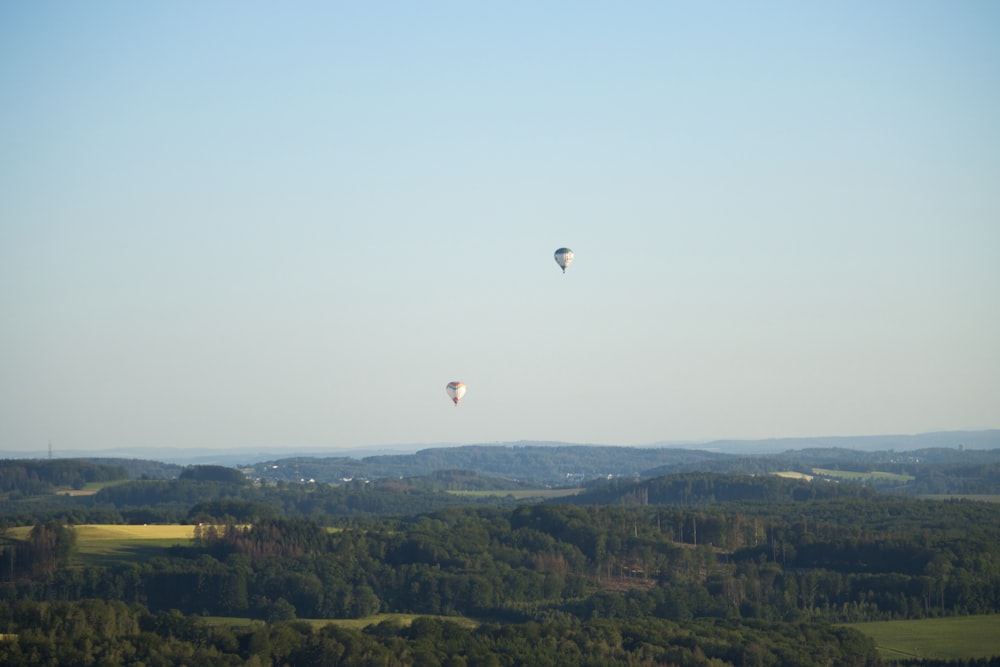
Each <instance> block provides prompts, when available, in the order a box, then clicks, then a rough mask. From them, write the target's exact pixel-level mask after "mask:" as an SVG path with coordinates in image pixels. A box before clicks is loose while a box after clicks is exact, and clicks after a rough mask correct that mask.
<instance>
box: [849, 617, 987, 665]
mask: <svg viewBox="0 0 1000 667" xmlns="http://www.w3.org/2000/svg"><path fill="white" fill-rule="evenodd" d="M845 625H846V626H847V627H850V628H854V629H856V630H859V631H860V632H863V633H864V634H866V635H868V636H869V637H871V638H873V639H874V640H875V644H876V645H877V646H878V650H879V653H880V654H881V655H882V657H883V658H886V659H890V660H891V659H893V658H922V659H934V660H955V659H970V658H988V657H992V656H995V655H1000V614H990V615H985V616H953V617H949V618H924V619H919V620H914V621H876V622H871V623H847V624H845Z"/></svg>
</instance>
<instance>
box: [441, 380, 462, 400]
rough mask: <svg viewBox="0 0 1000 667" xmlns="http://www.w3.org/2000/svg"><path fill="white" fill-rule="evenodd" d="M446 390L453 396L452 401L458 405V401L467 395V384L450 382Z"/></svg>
mask: <svg viewBox="0 0 1000 667" xmlns="http://www.w3.org/2000/svg"><path fill="white" fill-rule="evenodd" d="M445 391H447V392H448V396H449V397H451V400H452V402H453V403H454V404H455V405H458V402H459V401H461V400H462V397H463V396H465V385H464V384H462V383H461V382H449V383H448V386H447V387H445Z"/></svg>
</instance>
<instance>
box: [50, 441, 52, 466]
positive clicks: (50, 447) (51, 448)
mask: <svg viewBox="0 0 1000 667" xmlns="http://www.w3.org/2000/svg"><path fill="white" fill-rule="evenodd" d="M51 460H52V441H51V440H49V461H51Z"/></svg>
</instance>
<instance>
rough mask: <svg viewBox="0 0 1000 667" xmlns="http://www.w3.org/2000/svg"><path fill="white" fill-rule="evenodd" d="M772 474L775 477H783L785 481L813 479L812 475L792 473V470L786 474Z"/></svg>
mask: <svg viewBox="0 0 1000 667" xmlns="http://www.w3.org/2000/svg"><path fill="white" fill-rule="evenodd" d="M774 474H775V475H777V476H778V477H784V478H785V479H805V480H812V478H813V476H812V475H807V474H805V473H804V472H794V471H792V470H789V471H787V472H776V473H774Z"/></svg>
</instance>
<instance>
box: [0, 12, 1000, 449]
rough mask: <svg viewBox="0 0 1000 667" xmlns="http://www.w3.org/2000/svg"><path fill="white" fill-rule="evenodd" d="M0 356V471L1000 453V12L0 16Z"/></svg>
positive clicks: (163, 13) (211, 13) (64, 14)
mask: <svg viewBox="0 0 1000 667" xmlns="http://www.w3.org/2000/svg"><path fill="white" fill-rule="evenodd" d="M560 246H568V247H570V248H572V249H573V250H574V251H575V253H576V259H575V261H574V263H573V265H572V266H571V267H570V269H569V270H568V271H567V272H566V274H565V275H563V274H562V273H561V272H560V270H559V267H558V266H557V265H556V264H555V262H554V261H553V257H552V253H553V251H554V250H555V249H556V248H558V247H560ZM0 318H2V319H0V321H2V326H0V449H44V448H45V447H46V445H47V443H48V442H50V441H51V442H52V443H53V446H54V447H55V448H56V449H58V450H59V451H67V450H72V449H76V448H95V447H120V446H157V447H159V446H177V447H236V446H246V447H258V446H272V447H281V446H288V447H303V446H329V447H331V448H332V447H355V446H366V445H373V446H374V445H389V444H407V443H409V444H412V443H441V442H451V443H481V442H494V441H515V440H563V441H575V442H587V443H608V444H622V445H634V444H648V443H653V442H658V441H668V440H669V441H676V440H708V439H714V438H723V437H733V438H765V437H784V436H811V435H860V434H884V433H917V432H923V431H929V430H944V429H978V428H996V427H998V426H1000V3H998V2H994V1H992V0H987V1H983V2H970V1H960V0H959V1H956V2H939V1H936V0H935V1H933V2H918V1H910V0H907V1H888V0H887V1H883V2H867V1H865V2H851V1H846V2H797V1H796V2H780V3H774V2H752V3H750V2H713V3H703V2H668V1H649V2H576V1H574V2H546V1H542V2H436V1H434V0H431V1H428V2H379V1H373V2H316V3H311V2H294V3H272V2H267V3H264V2H210V3H203V2H187V1H183V2H163V3H147V2H140V3H136V2H100V1H98V2H87V3H83V2H78V3H67V2H44V1H37V2H15V1H13V0H4V1H2V2H0ZM451 380H461V381H464V382H465V383H466V384H467V385H468V394H467V395H466V397H465V400H464V401H463V402H462V403H461V405H459V406H458V407H454V406H453V405H452V404H451V402H450V401H449V400H448V397H447V396H446V395H445V385H446V384H447V383H448V382H449V381H451Z"/></svg>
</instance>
